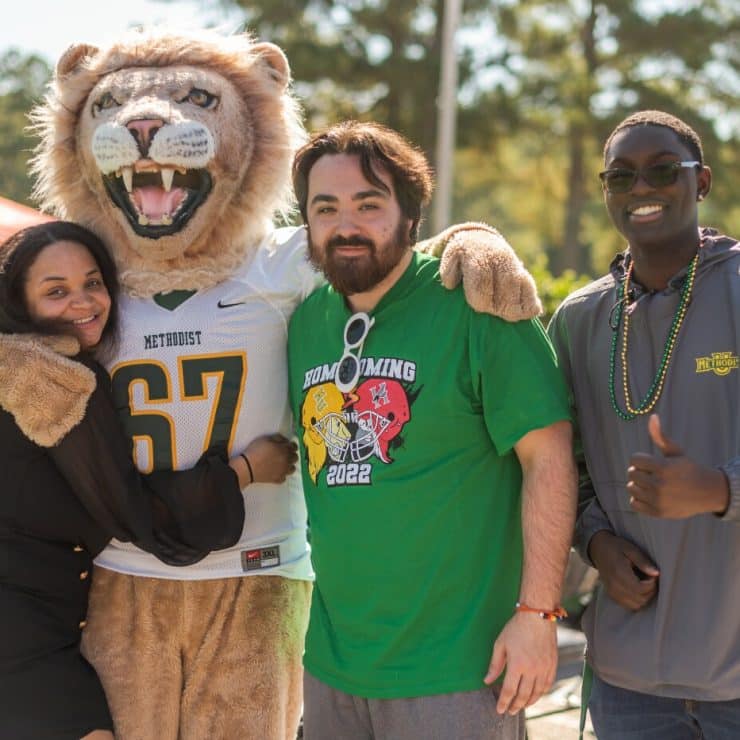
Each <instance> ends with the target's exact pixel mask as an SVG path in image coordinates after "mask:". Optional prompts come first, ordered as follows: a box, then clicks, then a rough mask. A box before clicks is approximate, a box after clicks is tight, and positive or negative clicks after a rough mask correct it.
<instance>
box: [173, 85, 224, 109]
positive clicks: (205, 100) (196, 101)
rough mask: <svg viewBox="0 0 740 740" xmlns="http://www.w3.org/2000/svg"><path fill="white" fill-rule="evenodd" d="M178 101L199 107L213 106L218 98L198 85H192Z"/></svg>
mask: <svg viewBox="0 0 740 740" xmlns="http://www.w3.org/2000/svg"><path fill="white" fill-rule="evenodd" d="M179 102H181V103H192V104H193V105H197V106H198V107H199V108H215V107H216V104H217V103H218V98H217V97H216V96H215V95H211V93H209V92H208V91H207V90H201V89H200V88H199V87H194V88H193V89H192V90H191V91H190V92H189V93H188V94H187V95H186V96H185V97H184V98H183V99H182V100H180V101H179Z"/></svg>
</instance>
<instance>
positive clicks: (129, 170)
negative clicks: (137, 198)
mask: <svg viewBox="0 0 740 740" xmlns="http://www.w3.org/2000/svg"><path fill="white" fill-rule="evenodd" d="M121 177H122V178H123V184H124V185H125V186H126V192H127V193H130V192H132V191H133V189H134V168H133V167H124V168H123V169H122V170H121Z"/></svg>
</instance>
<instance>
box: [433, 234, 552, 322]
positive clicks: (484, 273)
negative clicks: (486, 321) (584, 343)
mask: <svg viewBox="0 0 740 740" xmlns="http://www.w3.org/2000/svg"><path fill="white" fill-rule="evenodd" d="M419 249H420V251H423V252H427V253H430V254H433V255H435V256H440V255H441V257H442V262H441V265H440V275H441V277H442V283H443V284H444V286H445V287H446V288H454V287H456V286H457V285H458V283H459V282H460V280H462V283H463V289H464V291H465V298H466V300H467V302H468V303H469V304H470V306H471V308H473V309H474V310H475V311H479V312H481V313H490V314H493V315H494V316H498V317H500V318H502V319H505V320H506V321H521V320H523V319H533V318H535V317H536V316H539V314H541V313H542V303H541V302H540V299H539V296H538V295H537V286H536V285H535V282H534V279H533V278H532V276H531V275H530V274H529V272H527V270H526V268H525V267H524V265H523V264H522V261H521V260H520V259H519V257H517V255H516V253H515V252H514V250H513V249H512V248H511V246H510V245H509V243H508V242H507V241H506V239H504V237H503V236H501V234H499V232H498V231H496V229H494V228H493V227H491V226H487V225H486V224H480V223H466V224H458V225H456V226H450V228H449V229H445V230H444V231H442V232H441V233H440V234H438V235H437V236H435V237H432V238H431V239H428V240H427V241H426V242H423V243H422V244H420V245H419Z"/></svg>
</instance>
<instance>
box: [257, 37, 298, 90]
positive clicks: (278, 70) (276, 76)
mask: <svg viewBox="0 0 740 740" xmlns="http://www.w3.org/2000/svg"><path fill="white" fill-rule="evenodd" d="M252 51H253V52H254V54H255V55H256V56H257V57H259V59H260V61H262V62H263V63H264V64H266V65H267V68H268V72H269V74H270V77H272V79H273V80H275V82H276V83H277V84H278V85H279V86H280V87H281V89H283V90H285V88H286V87H288V83H289V82H290V65H289V64H288V57H286V56H285V53H284V52H283V50H282V49H281V48H280V47H279V46H275V44H271V43H270V42H269V41H263V42H260V43H258V44H255V45H254V46H253V47H252Z"/></svg>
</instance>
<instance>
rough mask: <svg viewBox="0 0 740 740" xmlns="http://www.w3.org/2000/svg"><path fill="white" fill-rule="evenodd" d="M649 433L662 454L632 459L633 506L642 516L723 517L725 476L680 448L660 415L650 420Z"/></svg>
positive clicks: (629, 476) (726, 495)
mask: <svg viewBox="0 0 740 740" xmlns="http://www.w3.org/2000/svg"><path fill="white" fill-rule="evenodd" d="M648 432H649V434H650V438H651V439H652V440H653V443H654V444H655V446H656V447H657V448H658V450H659V452H660V455H648V454H647V453H643V452H637V453H635V454H634V455H632V457H631V458H630V465H629V467H628V468H627V493H629V495H630V506H631V507H632V508H633V509H634V510H635V511H637V512H639V513H640V514H647V515H649V516H656V517H661V518H664V519H684V518H686V517H690V516H694V515H695V514H705V513H715V514H722V513H723V512H724V511H725V510H726V509H727V505H728V503H729V496H730V493H729V485H728V483H727V479H726V478H725V475H724V473H723V472H722V471H721V470H718V469H716V468H708V467H705V466H704V465H699V464H698V463H696V462H694V461H693V460H692V459H691V458H689V457H687V455H686V453H685V452H684V450H683V449H682V448H681V446H680V445H678V444H677V443H676V442H674V441H673V440H672V439H670V438H669V437H667V436H666V435H665V434H664V433H663V430H662V428H661V425H660V418H659V417H658V415H657V414H652V415H651V416H650V418H649V419H648Z"/></svg>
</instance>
